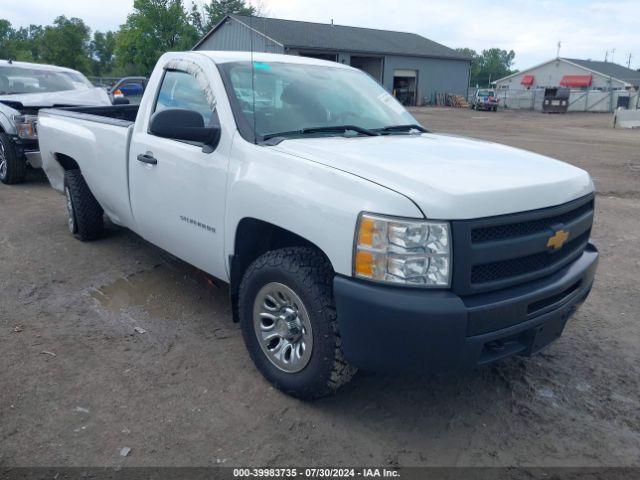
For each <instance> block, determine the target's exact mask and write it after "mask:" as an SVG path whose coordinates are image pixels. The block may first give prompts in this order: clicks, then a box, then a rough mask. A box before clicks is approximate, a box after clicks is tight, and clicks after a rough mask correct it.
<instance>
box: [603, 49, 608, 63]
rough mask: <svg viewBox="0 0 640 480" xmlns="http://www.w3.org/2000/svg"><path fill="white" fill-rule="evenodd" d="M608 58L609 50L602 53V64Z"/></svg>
mask: <svg viewBox="0 0 640 480" xmlns="http://www.w3.org/2000/svg"><path fill="white" fill-rule="evenodd" d="M608 57H609V50H607V51H605V52H604V62H605V63H607V60H608Z"/></svg>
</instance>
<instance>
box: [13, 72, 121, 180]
mask: <svg viewBox="0 0 640 480" xmlns="http://www.w3.org/2000/svg"><path fill="white" fill-rule="evenodd" d="M76 105H92V106H106V105H111V100H110V98H109V96H108V94H107V93H106V92H105V91H104V90H102V89H101V88H97V87H94V86H93V85H92V84H91V82H90V81H89V80H87V77H85V76H84V75H82V74H81V73H80V72H78V71H76V70H72V69H70V68H64V67H56V66H54V65H41V64H36V63H27V62H14V61H11V60H0V182H2V183H5V184H15V183H20V182H22V181H23V180H24V179H25V175H26V173H27V166H30V167H32V168H40V167H41V166H42V161H41V158H40V150H39V148H38V125H37V120H38V110H39V109H41V108H50V107H71V106H76Z"/></svg>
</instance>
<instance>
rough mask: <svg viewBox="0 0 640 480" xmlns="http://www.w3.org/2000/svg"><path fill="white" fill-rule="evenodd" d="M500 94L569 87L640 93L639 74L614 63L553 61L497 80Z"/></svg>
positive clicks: (574, 60) (575, 60) (563, 59)
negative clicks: (636, 91) (510, 91)
mask: <svg viewBox="0 0 640 480" xmlns="http://www.w3.org/2000/svg"><path fill="white" fill-rule="evenodd" d="M494 83H495V85H496V88H497V89H499V90H507V89H508V90H526V89H535V88H553V87H567V88H572V89H584V90H601V91H609V90H638V89H640V72H637V71H635V70H631V69H630V68H626V67H623V66H622V65H618V64H617V63H613V62H598V61H593V60H580V59H575V58H554V59H553V60H549V61H548V62H545V63H542V64H540V65H536V66H535V67H531V68H528V69H526V70H523V71H521V72H518V73H514V74H513V75H509V76H507V77H504V78H501V79H499V80H496V81H495V82H494Z"/></svg>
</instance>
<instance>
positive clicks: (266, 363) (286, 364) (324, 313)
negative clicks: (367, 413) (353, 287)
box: [238, 247, 356, 399]
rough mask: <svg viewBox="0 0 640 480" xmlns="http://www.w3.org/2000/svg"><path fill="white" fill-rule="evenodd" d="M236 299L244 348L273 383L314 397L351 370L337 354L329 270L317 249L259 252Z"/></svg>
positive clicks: (297, 394)
mask: <svg viewBox="0 0 640 480" xmlns="http://www.w3.org/2000/svg"><path fill="white" fill-rule="evenodd" d="M238 302H239V305H238V306H239V313H240V323H241V327H242V335H243V338H244V341H245V344H246V346H247V350H248V351H249V354H250V355H251V358H252V360H253V362H254V363H255V365H256V367H257V368H258V370H260V372H261V373H262V374H263V375H264V376H265V377H266V378H267V380H269V381H270V382H271V383H273V385H274V386H275V387H277V388H279V389H280V390H282V391H284V392H285V393H287V394H289V395H292V396H295V397H298V398H303V399H313V398H319V397H322V396H325V395H327V394H330V393H332V392H334V391H335V390H336V389H337V388H338V387H340V386H341V385H343V384H345V383H346V382H348V381H349V380H350V379H351V377H352V376H353V375H354V373H355V371H356V370H355V368H353V367H351V366H350V365H349V364H347V363H346V361H345V360H344V358H343V355H342V348H341V339H340V334H339V332H338V325H337V318H336V309H335V305H334V299H333V271H332V270H331V267H330V265H329V264H328V262H327V260H326V259H325V258H324V257H323V256H322V255H321V254H320V253H319V252H317V251H316V250H314V249H312V248H304V247H293V248H283V249H280V250H275V251H271V252H268V253H266V254H264V255H263V256H261V257H260V258H258V259H257V260H256V261H255V262H253V264H251V266H250V267H249V268H248V269H247V271H246V273H245V275H244V278H243V280H242V283H241V285H240V294H239V298H238Z"/></svg>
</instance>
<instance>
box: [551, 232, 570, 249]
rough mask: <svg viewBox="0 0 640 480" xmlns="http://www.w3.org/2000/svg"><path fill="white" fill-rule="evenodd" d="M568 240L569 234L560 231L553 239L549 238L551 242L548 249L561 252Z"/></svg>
mask: <svg viewBox="0 0 640 480" xmlns="http://www.w3.org/2000/svg"><path fill="white" fill-rule="evenodd" d="M568 239H569V232H567V231H565V230H558V231H557V232H556V233H554V234H553V235H552V236H551V237H549V240H548V241H547V247H549V248H553V249H554V250H559V249H561V248H562V246H563V245H564V244H565V242H566V241H567V240H568Z"/></svg>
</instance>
